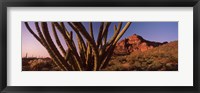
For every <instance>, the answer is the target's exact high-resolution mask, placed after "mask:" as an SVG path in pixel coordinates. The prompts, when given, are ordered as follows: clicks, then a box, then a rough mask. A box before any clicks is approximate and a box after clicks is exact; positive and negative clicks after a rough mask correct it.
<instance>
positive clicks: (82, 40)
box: [25, 22, 131, 71]
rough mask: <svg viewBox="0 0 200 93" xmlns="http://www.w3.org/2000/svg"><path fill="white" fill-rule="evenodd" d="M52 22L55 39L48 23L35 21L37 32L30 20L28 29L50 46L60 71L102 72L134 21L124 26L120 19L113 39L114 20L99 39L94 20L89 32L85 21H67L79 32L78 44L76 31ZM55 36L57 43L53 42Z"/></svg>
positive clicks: (99, 34)
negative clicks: (111, 29)
mask: <svg viewBox="0 0 200 93" xmlns="http://www.w3.org/2000/svg"><path fill="white" fill-rule="evenodd" d="M50 24H51V27H52V33H53V36H54V38H52V37H51V36H50V33H51V31H49V28H48V23H47V22H41V23H38V22H35V27H36V30H37V34H36V33H35V31H33V30H32V28H31V27H30V26H29V23H28V22H25V26H26V27H27V29H28V31H29V32H30V33H31V34H32V35H33V36H34V37H35V38H36V39H37V41H39V42H40V43H41V45H43V46H44V47H45V48H46V50H47V51H48V53H49V55H50V57H51V58H52V60H53V62H54V64H56V65H57V66H58V67H59V68H60V70H62V71H99V70H101V69H103V68H105V67H106V66H107V65H108V64H109V60H110V59H111V56H112V54H113V51H114V49H115V46H116V44H117V42H118V41H119V39H120V38H121V37H122V35H123V34H124V33H125V32H126V30H127V29H128V28H129V26H130V24H131V22H127V23H126V24H125V26H124V27H123V28H122V22H119V23H118V26H116V25H114V34H113V36H112V37H111V38H110V39H109V40H108V34H109V33H108V28H109V27H110V24H111V22H102V23H101V25H100V28H99V32H98V35H97V39H96V40H95V37H94V32H93V29H94V28H93V24H92V22H90V23H89V27H88V28H89V31H87V30H86V27H85V26H84V25H83V24H82V23H81V22H67V24H69V26H71V28H72V29H73V30H74V32H75V34H76V38H77V40H76V41H77V45H75V42H74V40H73V32H72V31H68V30H67V28H66V26H65V24H64V23H63V22H60V23H58V22H51V23H50ZM95 29H96V28H95ZM58 33H60V34H61V35H62V37H63V38H64V40H65V44H66V45H67V49H65V48H64V47H63V45H62V44H61V41H60V38H61V37H59V36H58ZM53 39H54V40H55V41H56V43H54V42H53ZM59 50H60V51H59Z"/></svg>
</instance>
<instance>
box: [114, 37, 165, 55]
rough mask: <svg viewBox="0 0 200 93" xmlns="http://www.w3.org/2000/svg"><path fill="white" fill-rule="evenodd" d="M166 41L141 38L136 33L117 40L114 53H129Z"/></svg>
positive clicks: (150, 47) (144, 49) (156, 45)
mask: <svg viewBox="0 0 200 93" xmlns="http://www.w3.org/2000/svg"><path fill="white" fill-rule="evenodd" d="M166 43H168V42H163V43H160V42H153V41H148V40H145V39H143V38H142V37H141V36H139V35H137V34H133V35H132V36H130V37H128V38H125V39H123V40H121V41H119V42H118V43H117V45H116V47H115V50H114V54H129V53H131V52H134V51H142V52H143V51H146V50H148V49H152V48H154V47H158V46H160V45H163V44H166Z"/></svg>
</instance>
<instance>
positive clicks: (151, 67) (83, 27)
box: [22, 22, 178, 71]
mask: <svg viewBox="0 0 200 93" xmlns="http://www.w3.org/2000/svg"><path fill="white" fill-rule="evenodd" d="M22 24H23V25H24V28H23V29H25V30H26V32H24V33H26V34H24V33H23V35H22V36H25V37H26V39H22V40H23V41H22V42H26V43H23V44H24V45H22V46H26V47H24V50H25V49H26V51H25V52H23V55H22V71H178V39H177V37H178V36H176V34H177V32H172V31H171V32H169V33H170V34H171V35H173V36H169V38H168V37H167V36H166V35H164V34H163V36H161V35H159V34H160V33H163V32H161V31H160V30H162V29H163V28H165V27H162V26H165V23H164V24H163V25H160V28H159V24H162V23H159V24H158V23H156V25H155V27H153V26H152V27H151V26H149V25H147V24H150V25H151V24H155V23H142V25H141V24H139V27H140V26H141V27H140V28H138V29H142V30H141V31H146V32H148V33H149V31H152V33H154V34H155V35H153V34H149V35H148V36H149V37H150V39H151V38H155V39H157V41H154V40H149V39H148V38H144V37H143V35H144V36H146V37H147V35H145V34H146V32H141V31H140V32H139V30H138V29H135V30H133V29H134V28H137V26H136V27H134V25H131V22H114V23H112V22H99V23H95V22H85V23H81V22H22ZM134 24H136V25H137V24H138V23H134ZM144 24H145V25H144ZM111 26H113V27H112V28H111ZM142 26H146V27H147V28H143V27H142ZM169 26H171V24H170V25H169ZM172 26H173V25H172ZM157 27H158V28H159V29H157V30H158V31H160V32H158V31H157V32H156V31H154V28H157ZM174 27H175V30H176V29H177V27H176V26H174ZM166 28H167V27H166ZM168 28H169V27H168ZM69 29H70V30H69ZM151 29H152V30H151ZM71 30H72V31H71ZM137 30H138V33H139V34H136V33H134V31H135V32H137ZM172 30H173V29H172ZM174 33H176V34H175V35H174ZM29 34H30V36H28V35H29ZM124 34H125V35H124ZM159 36H160V37H159ZM32 37H34V40H37V41H33V40H32V39H31V38H32ZM162 37H165V38H166V39H163V38H162ZM27 38H28V39H27ZM171 38H175V39H171ZM161 39H162V41H160V40H161ZM33 43H35V44H37V43H39V44H38V45H37V46H35V47H34V45H32V44H33ZM38 46H41V47H43V49H45V50H46V51H47V55H46V56H45V54H44V53H45V52H41V51H42V48H40V47H39V48H37V47H38ZM29 47H30V48H29ZM31 47H32V48H31ZM33 48H35V50H34V49H33ZM22 49H23V47H22ZM31 49H32V50H31ZM27 50H28V51H27ZM31 51H32V52H31ZM39 52H41V53H39ZM33 53H35V54H36V55H40V56H30V55H33ZM41 55H42V57H41Z"/></svg>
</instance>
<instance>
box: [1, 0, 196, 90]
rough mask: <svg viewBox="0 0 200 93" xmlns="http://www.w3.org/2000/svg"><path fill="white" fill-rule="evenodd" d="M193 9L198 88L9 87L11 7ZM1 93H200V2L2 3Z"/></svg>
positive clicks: (66, 0) (62, 0) (81, 0)
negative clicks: (8, 23)
mask: <svg viewBox="0 0 200 93" xmlns="http://www.w3.org/2000/svg"><path fill="white" fill-rule="evenodd" d="M61 6H62V7H68V6H71V7H88V6H92V7H97V6H98V7H105V6H106V7H193V22H194V25H193V29H194V31H193V33H194V34H193V35H194V37H193V40H194V42H193V43H194V45H193V46H194V50H193V51H194V52H193V53H194V57H193V58H194V60H193V62H194V65H193V67H194V70H193V75H194V76H193V77H194V78H193V84H194V86H191V87H188V86H185V87H182V86H174V87H173V86H170V87H167V86H155V87H154V86H143V87H140V86H134V87H130V86H129V87H126V86H101V87H100V86H87V87H84V86H77V87H72V86H68V87H58V86H52V87H48V86H42V87H39V86H36V87H31V86H7V7H61ZM0 20H1V21H0V91H1V93H54V92H55V93H66V92H67V93H86V92H87V93H93V92H99V93H110V92H116V93H168V92H170V93H199V92H200V91H199V87H200V86H199V83H200V78H199V75H200V73H199V68H200V64H199V57H198V56H199V52H200V48H198V47H199V44H200V43H199V40H200V38H199V36H200V33H199V31H200V0H2V1H0Z"/></svg>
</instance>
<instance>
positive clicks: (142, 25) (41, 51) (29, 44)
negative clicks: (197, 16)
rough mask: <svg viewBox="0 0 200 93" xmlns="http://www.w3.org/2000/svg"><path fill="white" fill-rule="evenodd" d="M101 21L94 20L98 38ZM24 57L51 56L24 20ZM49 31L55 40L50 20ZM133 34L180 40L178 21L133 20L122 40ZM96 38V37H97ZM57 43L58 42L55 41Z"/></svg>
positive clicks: (32, 26) (87, 25)
mask: <svg viewBox="0 0 200 93" xmlns="http://www.w3.org/2000/svg"><path fill="white" fill-rule="evenodd" d="M28 23H29V26H30V27H31V28H32V30H33V31H34V32H35V33H36V34H37V31H36V29H35V25H34V22H28ZM64 24H65V26H66V28H67V30H68V31H73V29H72V28H71V27H70V26H69V25H68V24H67V23H66V22H64ZM100 24H101V23H100V22H93V31H94V37H96V38H97V35H98V32H99V27H100ZM117 24H118V22H112V23H111V25H110V27H109V29H108V32H109V33H108V38H110V37H112V35H113V33H114V28H113V27H114V25H117ZM125 24H126V22H123V25H122V28H123V27H124V26H125ZM83 25H84V26H85V27H86V30H87V31H89V22H83ZM21 26H22V29H21V30H22V57H25V55H26V53H27V54H28V57H49V54H48V52H47V51H46V49H45V48H44V47H43V46H42V45H41V44H40V43H39V42H38V41H37V40H36V39H35V38H34V37H33V36H32V34H31V33H30V32H29V31H28V29H27V28H26V26H25V24H24V22H22V25H21ZM48 27H49V32H50V35H51V37H52V38H53V42H55V39H54V36H53V32H52V27H51V23H50V22H48ZM57 34H58V36H59V37H60V40H61V43H62V45H63V47H64V48H67V47H66V45H65V42H64V39H63V38H62V35H61V34H60V33H59V32H58V31H57ZM133 34H137V35H140V36H142V37H143V38H144V39H146V40H149V41H156V42H165V41H167V42H170V41H175V40H178V22H132V24H131V25H130V27H129V28H128V29H127V31H126V32H125V34H124V35H123V36H122V37H121V39H120V40H122V39H124V38H126V37H129V36H131V35H133ZM96 38H95V39H96ZM73 39H74V42H75V43H76V35H75V32H73ZM55 44H56V43H55Z"/></svg>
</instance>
